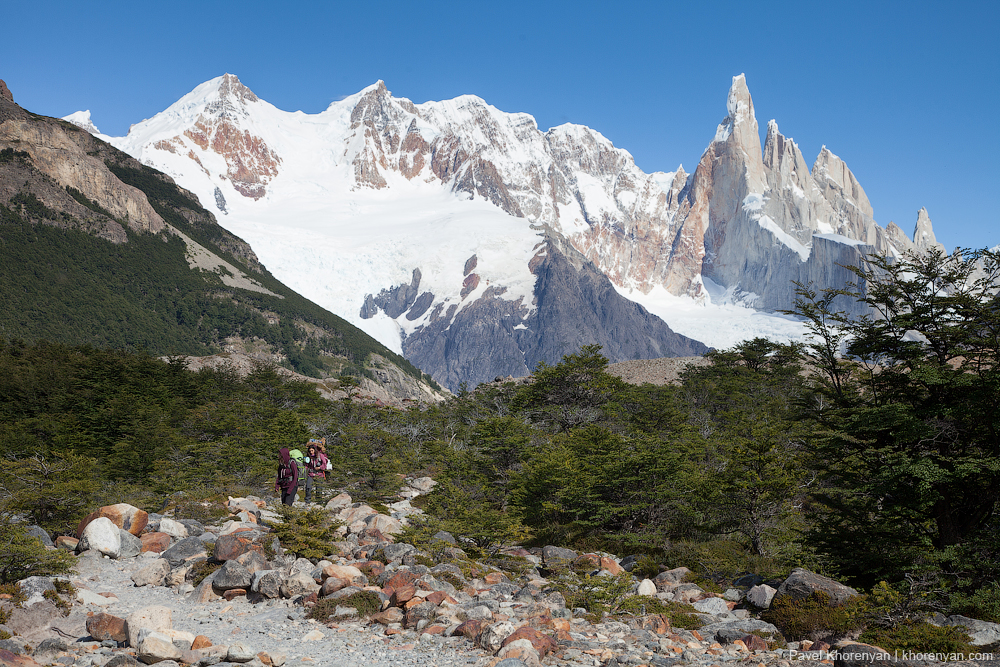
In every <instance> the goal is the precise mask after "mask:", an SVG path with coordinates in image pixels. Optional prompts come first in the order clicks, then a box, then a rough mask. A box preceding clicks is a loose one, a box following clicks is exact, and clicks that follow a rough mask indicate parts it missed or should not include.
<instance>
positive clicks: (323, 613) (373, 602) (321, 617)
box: [306, 591, 382, 623]
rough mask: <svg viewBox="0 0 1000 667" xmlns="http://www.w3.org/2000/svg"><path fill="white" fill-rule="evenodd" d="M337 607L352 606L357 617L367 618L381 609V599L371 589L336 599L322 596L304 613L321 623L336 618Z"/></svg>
mask: <svg viewBox="0 0 1000 667" xmlns="http://www.w3.org/2000/svg"><path fill="white" fill-rule="evenodd" d="M337 607H353V608H354V609H356V610H357V611H358V616H359V617H361V618H367V617H369V616H371V615H372V614H377V613H378V612H379V611H381V610H382V600H381V598H379V596H378V595H376V594H375V593H373V592H371V591H358V592H357V593H353V594H351V595H348V596H346V597H342V598H339V599H337V600H330V599H327V598H324V599H322V600H319V601H317V602H316V604H315V605H314V606H313V608H312V609H310V610H309V613H308V614H306V618H312V619H315V620H317V621H319V622H321V623H325V622H327V621H332V620H336V616H335V613H336V610H337Z"/></svg>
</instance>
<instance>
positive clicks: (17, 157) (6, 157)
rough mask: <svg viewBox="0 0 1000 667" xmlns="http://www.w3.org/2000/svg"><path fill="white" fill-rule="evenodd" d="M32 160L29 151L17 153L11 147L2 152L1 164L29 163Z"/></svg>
mask: <svg viewBox="0 0 1000 667" xmlns="http://www.w3.org/2000/svg"><path fill="white" fill-rule="evenodd" d="M30 159H31V155H30V154H29V153H28V152H27V151H17V150H14V149H13V148H10V147H9V146H8V147H7V148H4V149H2V150H0V164H6V163H8V162H14V161H28V160H30Z"/></svg>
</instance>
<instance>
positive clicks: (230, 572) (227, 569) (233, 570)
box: [212, 560, 253, 591]
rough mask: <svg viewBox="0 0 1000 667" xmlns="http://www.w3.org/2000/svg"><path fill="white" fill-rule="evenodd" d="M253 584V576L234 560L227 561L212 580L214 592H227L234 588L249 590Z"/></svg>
mask: <svg viewBox="0 0 1000 667" xmlns="http://www.w3.org/2000/svg"><path fill="white" fill-rule="evenodd" d="M252 583H253V575H252V574H251V573H250V572H249V571H248V570H247V569H246V568H245V567H243V566H242V565H240V564H239V563H238V562H237V561H235V560H227V561H226V562H225V563H223V564H222V567H220V568H219V569H218V570H216V571H215V576H214V578H213V579H212V585H213V586H215V588H216V590H220V591H229V590H232V589H234V588H243V589H249V588H250V585H251V584H252Z"/></svg>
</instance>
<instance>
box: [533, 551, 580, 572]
mask: <svg viewBox="0 0 1000 667" xmlns="http://www.w3.org/2000/svg"><path fill="white" fill-rule="evenodd" d="M578 555H579V554H577V553H576V552H575V551H573V550H572V549H564V548H562V547H556V546H552V545H549V546H546V547H542V563H543V564H544V565H545V568H546V569H548V570H552V569H555V568H563V567H569V566H570V564H571V563H572V562H573V561H574V560H576V558H577V556H578Z"/></svg>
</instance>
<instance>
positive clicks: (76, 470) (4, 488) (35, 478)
mask: <svg viewBox="0 0 1000 667" xmlns="http://www.w3.org/2000/svg"><path fill="white" fill-rule="evenodd" d="M98 477H99V472H98V468H97V461H96V460H95V459H93V458H90V457H88V456H80V455H78V454H73V453H65V454H58V455H54V456H49V457H44V456H41V455H39V454H35V455H33V456H25V457H22V458H18V457H17V456H16V455H10V456H8V460H7V461H5V462H4V465H3V466H2V467H0V512H3V513H6V514H8V515H9V514H23V515H25V516H26V517H27V518H28V520H29V521H30V522H31V523H33V524H37V525H39V526H41V527H42V528H44V529H46V530H47V531H50V532H62V533H66V532H70V531H72V530H74V529H75V528H76V524H77V523H78V522H79V520H80V519H82V518H83V517H84V516H85V515H86V514H87V513H88V512H89V511H90V508H91V505H92V503H93V500H94V498H95V497H96V494H97V490H98V486H97V481H96V480H97V479H98Z"/></svg>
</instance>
